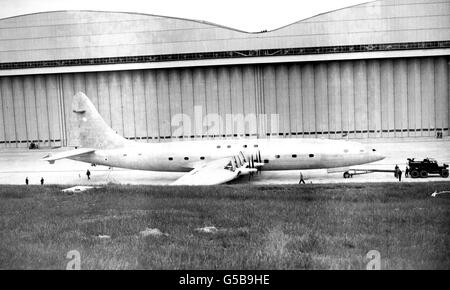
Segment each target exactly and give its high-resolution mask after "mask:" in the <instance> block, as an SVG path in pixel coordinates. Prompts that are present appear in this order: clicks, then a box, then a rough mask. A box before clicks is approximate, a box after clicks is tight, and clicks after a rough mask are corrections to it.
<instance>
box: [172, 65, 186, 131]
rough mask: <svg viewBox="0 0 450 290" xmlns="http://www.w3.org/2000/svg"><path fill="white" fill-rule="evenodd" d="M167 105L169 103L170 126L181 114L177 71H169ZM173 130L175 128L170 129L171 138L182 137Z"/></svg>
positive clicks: (179, 85)
mask: <svg viewBox="0 0 450 290" xmlns="http://www.w3.org/2000/svg"><path fill="white" fill-rule="evenodd" d="M169 103H170V120H171V126H172V120H174V119H175V118H176V117H177V116H180V115H181V114H182V113H183V112H182V107H181V83H180V75H179V73H178V70H177V69H172V70H170V71H169ZM173 129H175V127H173V128H172V132H171V134H172V137H173V138H177V137H181V136H182V135H179V133H178V132H174V130H173ZM180 133H181V132H180ZM174 134H175V135H174ZM176 135H177V136H176Z"/></svg>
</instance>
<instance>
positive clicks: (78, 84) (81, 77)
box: [73, 73, 86, 94]
mask: <svg viewBox="0 0 450 290" xmlns="http://www.w3.org/2000/svg"><path fill="white" fill-rule="evenodd" d="M73 79H74V82H73V88H74V93H73V94H76V93H78V92H82V93H84V94H86V79H85V74H84V73H76V74H73Z"/></svg>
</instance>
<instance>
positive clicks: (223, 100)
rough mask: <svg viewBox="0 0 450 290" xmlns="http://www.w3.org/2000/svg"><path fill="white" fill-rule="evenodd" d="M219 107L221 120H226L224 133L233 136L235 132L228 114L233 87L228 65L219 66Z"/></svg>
mask: <svg viewBox="0 0 450 290" xmlns="http://www.w3.org/2000/svg"><path fill="white" fill-rule="evenodd" d="M218 77H219V82H218V84H219V86H218V89H219V108H220V116H221V120H223V121H224V122H225V124H224V125H223V126H221V127H223V130H224V131H223V132H222V135H226V136H231V135H232V134H233V128H232V126H231V124H229V121H228V119H229V117H228V115H230V114H231V87H230V72H229V70H228V67H221V68H219V72H218Z"/></svg>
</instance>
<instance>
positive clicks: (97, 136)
mask: <svg viewBox="0 0 450 290" xmlns="http://www.w3.org/2000/svg"><path fill="white" fill-rule="evenodd" d="M71 125H72V133H73V134H74V136H73V137H74V139H75V140H76V143H77V144H79V146H81V147H84V148H92V149H113V148H120V147H123V146H124V145H125V144H126V143H127V142H128V140H126V139H125V138H123V137H122V136H120V135H118V134H117V133H116V132H114V130H113V129H111V127H109V126H108V124H106V122H105V121H104V120H103V118H102V117H101V116H100V114H99V113H98V111H97V109H96V108H95V106H94V104H92V102H91V101H90V100H89V98H88V97H87V96H86V95H85V94H83V93H82V92H78V93H77V94H76V95H75V96H74V97H73V101H72V118H71Z"/></svg>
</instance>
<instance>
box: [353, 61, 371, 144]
mask: <svg viewBox="0 0 450 290" xmlns="http://www.w3.org/2000/svg"><path fill="white" fill-rule="evenodd" d="M353 79H354V97H355V129H356V134H355V136H356V137H357V138H367V136H368V133H367V132H366V131H367V129H368V126H367V119H368V117H367V116H368V114H367V103H368V101H367V66H366V62H365V61H364V60H358V61H355V64H354V68H353Z"/></svg>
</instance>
